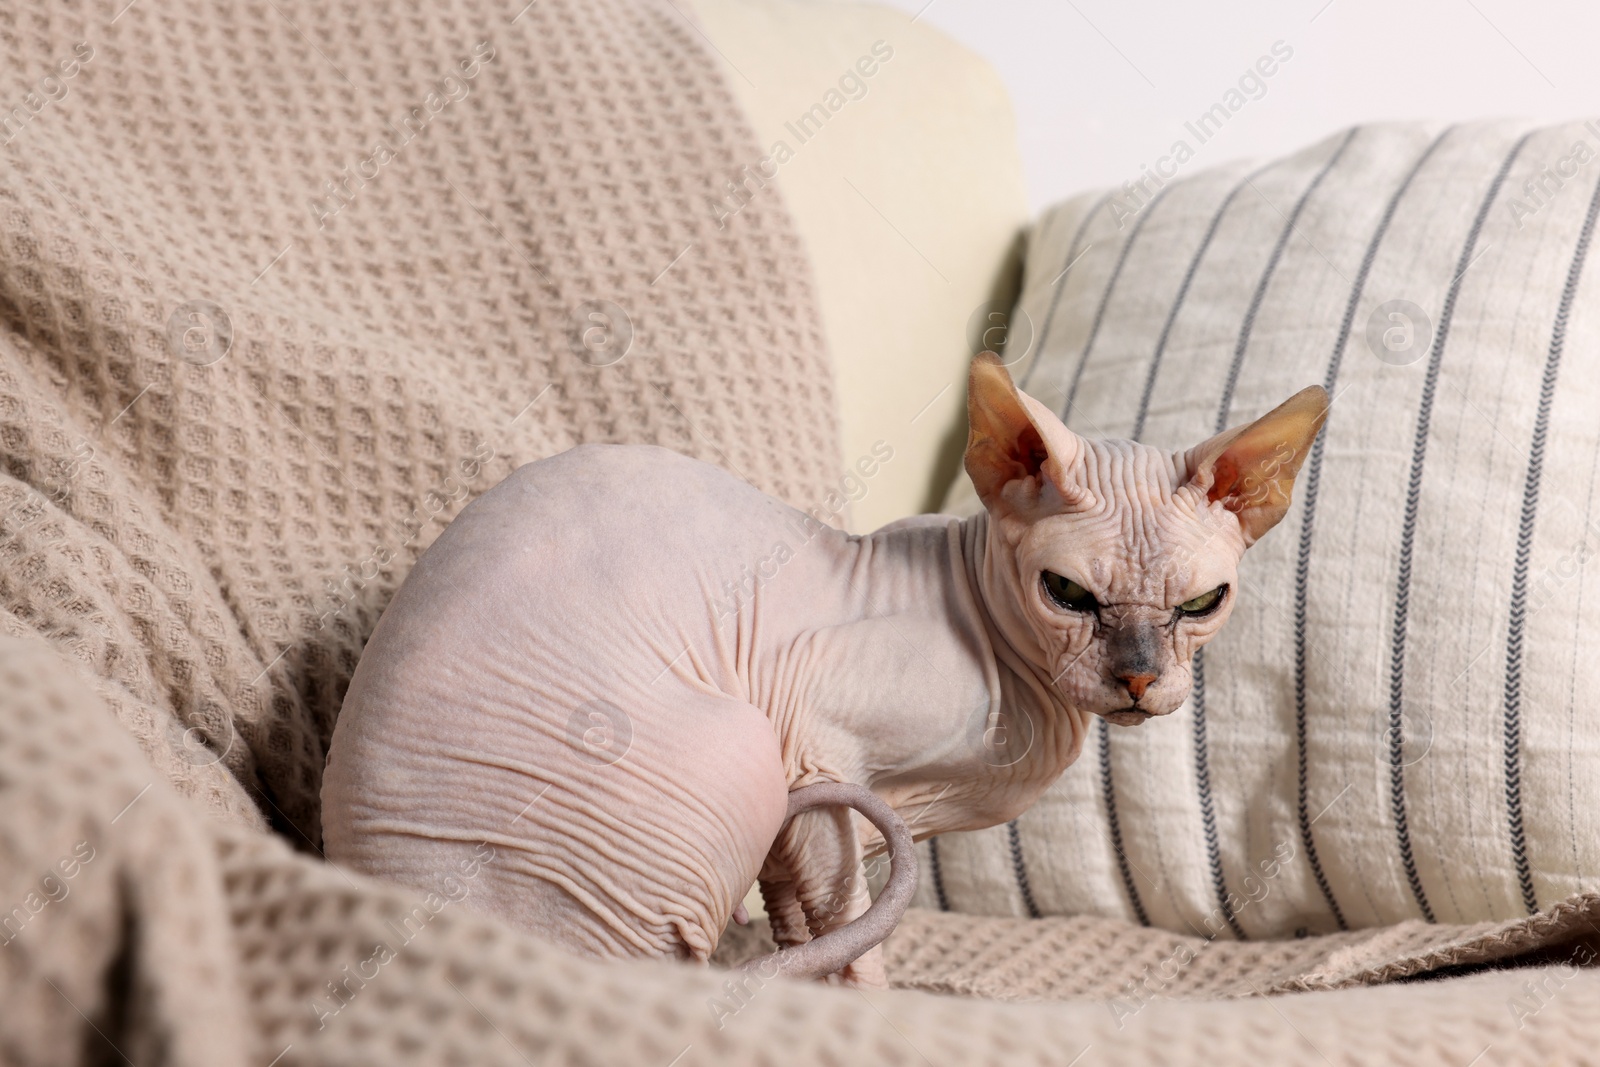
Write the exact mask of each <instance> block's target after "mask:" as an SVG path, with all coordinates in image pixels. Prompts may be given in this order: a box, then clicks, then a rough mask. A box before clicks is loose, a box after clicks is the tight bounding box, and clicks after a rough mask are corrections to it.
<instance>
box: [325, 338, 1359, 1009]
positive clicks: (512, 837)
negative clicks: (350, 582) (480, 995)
mask: <svg viewBox="0 0 1600 1067" xmlns="http://www.w3.org/2000/svg"><path fill="white" fill-rule="evenodd" d="M1327 404H1328V401H1327V395H1326V394H1325V393H1324V392H1323V390H1321V389H1319V388H1315V387H1313V388H1310V389H1306V390H1304V391H1302V392H1300V393H1297V394H1296V395H1295V396H1294V397H1292V398H1291V399H1289V400H1288V401H1287V402H1286V403H1284V404H1283V405H1281V406H1280V407H1278V408H1276V409H1275V410H1273V411H1271V412H1270V413H1268V414H1267V415H1264V416H1262V417H1261V418H1259V419H1257V420H1256V421H1254V422H1252V423H1249V424H1248V425H1245V426H1241V427H1236V428H1234V429H1231V430H1228V431H1226V432H1225V433H1222V434H1220V435H1218V436H1216V437H1213V438H1211V439H1210V440H1207V441H1205V442H1203V443H1201V444H1199V445H1197V446H1195V447H1193V448H1190V449H1188V450H1187V451H1179V452H1171V451H1163V450H1160V449H1157V448H1152V447H1149V446H1147V445H1142V444H1136V443H1132V442H1128V441H1091V440H1086V439H1084V438H1081V437H1079V436H1078V435H1076V434H1074V433H1072V432H1071V431H1069V430H1068V429H1067V428H1066V427H1065V426H1064V425H1063V424H1062V423H1061V422H1060V420H1058V419H1057V418H1056V417H1055V415H1054V414H1052V413H1051V411H1050V410H1049V409H1048V408H1046V407H1045V406H1044V405H1043V404H1040V403H1039V402H1037V401H1035V400H1034V399H1033V398H1031V397H1029V396H1027V395H1025V394H1022V393H1020V392H1019V391H1018V390H1017V389H1016V387H1015V386H1014V385H1013V384H1012V381H1011V378H1010V375H1009V374H1008V373H1007V372H1006V370H1005V368H1004V367H1003V366H1002V365H1001V363H1000V362H999V360H998V359H996V358H995V357H994V356H993V355H991V354H989V353H984V354H982V355H980V356H979V357H978V358H977V359H976V360H974V362H973V364H972V368H971V375H970V380H969V393H968V414H969V421H970V432H969V437H968V443H967V449H966V469H967V472H968V474H969V475H970V476H971V478H972V481H973V483H974V485H975V486H976V488H977V490H978V494H979V496H980V498H981V499H982V501H983V504H984V511H982V512H980V513H979V514H977V515H976V516H974V517H972V518H968V519H957V518H953V517H950V516H946V515H926V516H920V517H917V518H914V519H907V520H902V521H900V522H895V523H891V524H890V525H888V526H886V527H884V528H883V529H881V530H879V531H877V532H876V533H872V534H867V535H865V536H853V535H847V534H845V533H842V532H840V531H838V530H836V529H834V528H832V527H828V526H824V525H823V524H821V523H819V522H817V521H816V520H815V519H814V518H812V517H810V516H808V515H806V514H804V513H802V512H800V511H797V510H796V509H794V508H791V507H789V506H787V505H785V504H783V503H780V502H779V501H777V500H775V499H773V498H771V497H769V496H766V495H764V494H762V493H760V492H759V491H757V490H756V489H754V488H752V487H751V486H749V485H747V484H746V483H744V482H742V481H740V480H739V479H737V478H735V477H734V476H732V475H730V474H728V473H726V472H724V471H723V470H722V469H720V468H718V467H714V466H711V465H710V464H706V463H702V462H699V461H696V460H692V459H688V458H686V457H684V456H681V455H678V454H676V453H673V452H670V451H667V450H665V449H661V448H654V447H642V446H620V445H594V446H583V447H579V448H574V449H572V450H570V451H568V452H564V453H562V454H560V455H557V456H554V457H552V458H549V459H545V460H541V461H539V462H536V463H530V464H527V465H526V466H523V467H521V468H519V469H518V470H516V471H515V472H514V473H512V474H511V475H510V476H509V477H507V478H506V479H505V480H504V481H503V482H501V483H500V484H499V485H497V486H496V487H494V488H493V489H491V490H490V491H488V492H487V493H485V494H484V495H483V496H482V497H480V498H479V499H478V500H476V501H475V502H473V503H472V504H471V505H469V506H468V507H467V508H465V509H464V510H463V511H462V513H461V514H460V516H459V517H458V518H456V519H455V521H454V522H452V523H451V524H450V526H449V527H448V528H447V529H446V530H445V531H444V533H443V534H441V535H440V537H439V539H438V541H437V542H436V543H435V544H434V545H432V546H431V547H430V548H429V549H428V550H427V551H426V552H425V553H423V555H422V557H421V558H420V559H419V560H418V562H417V564H416V566H415V567H414V568H413V570H412V571H411V574H410V575H409V577H408V578H407V579H406V581H405V582H404V584H403V586H402V587H401V588H400V590H399V591H398V592H397V593H396V595H395V597H394V600H393V602H392V603H391V604H390V605H389V607H388V610H387V611H386V612H385V613H384V615H383V617H382V619H381V620H380V621H379V624H378V626H377V628H376V630H375V631H374V633H373V635H372V639H371V640H370V642H369V643H368V644H367V647H366V650H365V652H364V654H363V656H362V658H361V661H360V663H359V665H358V667H357V669H356V672H355V676H354V678H353V679H352V681H351V683H350V689H349V692H348V694H347V695H346V697H345V701H344V707H343V711H342V713H341V715H340V718H339V721H338V725H337V728H336V729H335V731H334V734H333V741H332V745H331V750H330V754H329V760H328V766H327V772H326V776H325V779H324V783H323V790H322V801H323V828H324V834H325V838H326V846H327V855H328V857H329V859H330V860H333V861H335V862H338V863H342V864H348V865H350V866H351V867H354V868H357V869H359V870H362V871H364V872H367V873H370V874H372V875H376V876H379V877H382V878H386V879H390V880H393V881H397V882H401V883H404V884H407V885H411V886H415V887H418V888H422V889H434V888H436V887H437V886H438V885H439V884H440V881H441V879H445V878H447V877H449V876H450V875H451V874H452V872H453V871H455V870H461V871H467V870H468V869H469V865H470V869H471V870H472V872H473V877H472V880H471V883H470V885H469V886H467V887H466V890H465V906H467V907H470V908H474V909H477V910H479V911H482V912H486V913H490V914H493V915H496V916H499V917H500V918H501V919H503V920H504V921H506V922H508V923H509V924H511V925H512V926H514V927H518V928H521V929H523V930H526V931H529V932H532V933H534V934H537V935H539V936H541V937H543V938H545V939H547V940H549V941H553V942H556V943H557V944H559V945H561V946H564V947H566V948H567V949H569V950H571V951H574V952H577V953H581V954H586V955H590V956H600V957H675V958H680V959H693V960H699V961H704V960H706V959H707V958H708V957H709V956H710V955H711V953H712V950H713V949H714V948H715V947H716V944H717V941H718V939H719V937H720V936H721V934H722V931H723V930H724V928H725V927H726V925H727V923H728V921H729V919H730V917H734V916H735V915H736V913H738V912H742V906H741V900H742V899H743V897H744V896H745V893H746V891H747V890H748V889H749V887H750V886H751V884H752V882H755V881H759V884H760V887H761V893H762V897H763V899H764V901H765V903H766V909H767V914H768V916H769V917H770V920H771V924H772V932H773V937H774V939H775V941H776V942H777V944H778V946H779V947H780V951H779V952H778V953H777V954H776V956H774V957H770V959H772V960H776V961H778V964H779V965H778V966H777V967H775V968H774V970H775V971H776V973H782V974H785V975H793V976H798V977H821V976H824V975H830V974H836V975H837V976H838V977H837V978H835V979H833V980H834V981H840V980H842V981H845V982H847V983H852V984H859V985H866V986H881V985H883V984H884V968H883V960H882V949H881V947H880V946H879V942H881V941H882V940H883V938H884V937H886V936H887V935H888V933H889V932H890V931H891V930H892V929H893V927H894V925H895V924H896V923H897V922H898V921H899V918H900V913H901V912H902V911H903V909H904V907H905V903H906V900H907V899H908V898H909V896H910V894H911V892H912V884H913V883H914V880H915V872H914V867H913V866H912V864H913V863H914V860H913V854H912V846H911V843H910V842H911V838H912V837H913V836H914V837H915V838H916V839H918V840H921V839H923V838H927V837H930V836H932V835H934V834H940V833H947V832H950V831H955V830H975V829H980V828H982V827H987V826H993V825H995V824H997V823H1001V822H1004V821H1006V820H1009V819H1012V818H1015V817H1016V816H1017V815H1018V814H1019V813H1021V812H1022V811H1023V810H1024V809H1026V808H1027V807H1028V806H1029V805H1030V804H1032V803H1033V801H1034V800H1035V799H1036V798H1037V797H1038V796H1039V794H1040V793H1041V792H1042V791H1043V790H1044V789H1045V787H1046V786H1048V785H1049V784H1050V783H1051V782H1052V781H1054V780H1055V779H1056V778H1057V777H1058V776H1059V775H1060V774H1061V773H1062V771H1063V770H1065V769H1066V767H1067V766H1068V765H1069V764H1071V763H1072V762H1073V760H1074V759H1076V758H1077V756H1078V753H1079V751H1080V750H1081V749H1082V747H1083V743H1084V738H1085V736H1086V734H1087V731H1088V729H1089V725H1090V722H1091V720H1092V719H1093V718H1094V717H1095V716H1101V717H1103V718H1105V719H1108V720H1110V721H1111V722H1112V723H1114V724H1117V725H1119V726H1137V725H1139V724H1141V723H1143V722H1145V721H1146V720H1148V719H1150V718H1152V717H1155V716H1160V715H1166V714H1169V713H1170V712H1172V711H1173V710H1175V709H1176V708H1178V707H1179V706H1180V705H1181V704H1182V702H1183V701H1184V699H1185V697H1186V696H1187V694H1188V691H1189V684H1190V657H1191V656H1192V655H1193V654H1194V651H1195V649H1197V648H1199V647H1200V646H1201V645H1203V644H1205V643H1206V642H1207V641H1208V640H1210V639H1211V638H1212V637H1213V636H1215V635H1216V633H1217V631H1218V630H1219V629H1220V628H1221V627H1222V625H1223V623H1224V622H1226V621H1227V619H1228V616H1229V614H1230V613H1231V612H1232V610H1233V606H1234V602H1235V600H1236V599H1237V595H1238V594H1237V571H1236V568H1237V566H1238V564H1239V561H1240V558H1241V557H1242V556H1243V554H1244V551H1245V549H1246V548H1248V547H1249V546H1250V545H1251V544H1252V543H1253V542H1255V541H1256V539H1257V538H1259V537H1261V536H1262V535H1263V534H1264V533H1266V532H1267V530H1268V529H1270V528H1271V527H1272V526H1273V525H1274V524H1276V523H1277V522H1278V520H1279V519H1280V518H1282V517H1283V515H1284V513H1285V512H1286V511H1287V509H1288V505H1289V498H1290V491H1291V489H1292V487H1293V483H1294V478H1295V474H1296V472H1297V471H1298V470H1299V467H1300V463H1301V461H1302V459H1303V458H1304V457H1305V455H1306V453H1307V451H1308V450H1309V448H1310V446H1311V442H1312V439H1313V438H1314V437H1315V436H1316V434H1317V432H1318V431H1319V429H1320V428H1321V426H1322V423H1323V420H1324V418H1325V417H1326V412H1327ZM830 783H831V784H830ZM818 784H824V785H826V788H822V789H808V788H807V787H812V786H814V785H818ZM832 805H849V807H844V806H832ZM850 807H854V808H856V809H857V810H858V811H861V812H862V813H863V814H865V815H866V816H867V818H866V819H865V820H863V819H861V818H859V817H858V816H857V815H856V814H855V813H854V812H852V811H851V810H850ZM902 820H903V822H904V824H906V825H909V827H910V831H909V832H907V831H906V830H905V829H904V828H903V827H902V825H901V824H902ZM485 844H487V846H488V849H489V852H488V853H487V854H488V855H490V856H491V857H492V860H491V861H489V862H481V863H477V864H472V863H471V862H470V861H471V858H472V857H473V856H477V857H479V859H480V860H481V859H482V857H483V856H484V855H485V854H486V853H485V852H484V851H483V849H484V846H485ZM886 849H887V850H889V851H891V853H892V862H891V868H892V870H891V876H890V880H889V881H890V884H889V886H888V887H887V888H886V889H885V891H884V892H883V894H882V895H881V896H880V899H879V901H878V902H877V903H876V904H873V905H872V909H873V912H872V914H871V915H867V916H866V918H863V915H864V914H865V913H866V912H867V911H868V904H869V901H868V899H867V895H866V893H865V890H864V888H863V883H864V875H863V861H864V858H865V857H868V856H871V855H875V854H879V853H881V852H883V851H884V850H886ZM884 898H890V899H888V900H887V901H886V900H885V899H884ZM452 899H455V897H452ZM858 920H859V921H858Z"/></svg>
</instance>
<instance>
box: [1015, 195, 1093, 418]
mask: <svg viewBox="0 0 1600 1067" xmlns="http://www.w3.org/2000/svg"><path fill="white" fill-rule="evenodd" d="M1110 200H1111V190H1107V191H1106V192H1104V193H1102V194H1101V196H1100V199H1099V200H1096V201H1095V202H1094V206H1092V207H1091V208H1089V210H1088V211H1085V212H1084V213H1083V218H1081V219H1079V220H1078V228H1077V229H1076V230H1074V231H1073V233H1072V240H1071V241H1069V242H1067V254H1066V258H1065V259H1063V260H1062V261H1061V270H1060V272H1059V273H1057V274H1056V276H1055V292H1054V293H1052V294H1051V296H1050V309H1049V310H1048V311H1046V312H1045V315H1044V322H1043V323H1042V324H1041V325H1040V327H1039V339H1038V340H1037V341H1035V342H1034V345H1033V352H1034V355H1033V359H1031V360H1029V361H1028V369H1027V370H1026V371H1024V372H1023V373H1022V382H1021V384H1020V385H1019V386H1018V388H1019V389H1021V390H1023V391H1024V392H1026V391H1027V389H1028V382H1029V381H1031V380H1032V379H1033V371H1034V368H1035V367H1037V366H1038V365H1039V361H1040V360H1041V359H1043V358H1044V354H1045V351H1046V349H1045V344H1046V342H1048V341H1049V340H1050V327H1051V326H1052V325H1054V324H1055V321H1056V309H1057V308H1059V307H1060V306H1061V294H1062V293H1064V292H1066V291H1067V275H1068V274H1069V273H1070V272H1071V271H1072V267H1073V265H1074V264H1075V263H1077V262H1078V257H1079V256H1080V255H1083V254H1085V253H1087V252H1088V251H1089V249H1088V248H1085V249H1083V252H1079V251H1078V249H1079V248H1080V247H1081V246H1082V244H1083V238H1084V236H1085V235H1086V234H1087V233H1088V231H1089V223H1090V222H1091V221H1092V220H1093V219H1094V217H1095V216H1096V215H1098V214H1100V209H1101V208H1103V207H1105V206H1106V204H1107V203H1109V202H1110ZM1090 247H1093V246H1092V245H1091V246H1090ZM1019 304H1020V301H1019Z"/></svg>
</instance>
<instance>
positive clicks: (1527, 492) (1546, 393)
mask: <svg viewBox="0 0 1600 1067" xmlns="http://www.w3.org/2000/svg"><path fill="white" fill-rule="evenodd" d="M1597 208H1600V185H1596V186H1595V189H1594V192H1593V193H1591V194H1590V196H1589V211H1588V214H1586V215H1585V216H1584V219H1583V229H1582V231H1581V232H1580V233H1579V234H1578V244H1577V248H1576V249H1575V250H1574V252H1573V254H1572V265H1571V266H1570V267H1569V268H1568V269H1567V281H1566V285H1565V286H1563V287H1562V290H1561V303H1560V306H1559V308H1558V309H1557V311H1556V321H1555V326H1554V327H1553V328H1552V330H1551V333H1550V351H1549V354H1548V355H1547V356H1546V358H1545V364H1544V376H1543V377H1542V379H1541V380H1540V382H1539V410H1538V414H1537V415H1535V417H1534V423H1533V441H1532V444H1531V445H1530V446H1529V450H1528V473H1527V477H1526V478H1525V479H1524V481H1523V488H1522V518H1521V522H1520V523H1519V525H1518V527H1517V556H1516V563H1515V565H1514V566H1513V567H1512V571H1511V617H1510V624H1509V626H1508V627H1507V635H1506V683H1505V750H1506V816H1507V821H1508V822H1509V824H1510V827H1509V828H1510V835H1511V858H1512V860H1513V862H1515V863H1516V865H1517V883H1518V885H1519V886H1520V887H1521V889H1522V902H1523V904H1524V905H1526V906H1527V909H1528V914H1529V915H1532V914H1533V913H1535V912H1537V911H1538V910H1539V900H1538V898H1537V896H1535V894H1534V891H1533V870H1532V868H1531V867H1530V865H1529V863H1528V841H1527V835H1526V833H1525V831H1524V829H1523V822H1522V647H1523V646H1522V638H1523V626H1524V625H1525V623H1526V622H1527V615H1528V560H1529V557H1530V556H1531V555H1532V553H1533V532H1534V524H1535V522H1536V520H1537V518H1538V512H1539V483H1540V480H1541V476H1542V473H1543V468H1544V450H1545V440H1546V438H1547V435H1548V434H1549V430H1550V405H1551V402H1552V401H1553V400H1554V399H1555V391H1556V379H1557V377H1558V376H1559V375H1560V373H1561V354H1562V350H1563V348H1564V347H1565V345H1566V339H1567V319H1568V317H1569V316H1570V314H1571V312H1572V301H1573V298H1574V297H1575V296H1576V295H1577V291H1578V279H1579V278H1580V277H1581V276H1582V274H1583V265H1584V261H1585V260H1586V259H1587V258H1588V253H1589V241H1590V239H1591V238H1592V237H1593V235H1594V220H1595V210H1596V209H1597Z"/></svg>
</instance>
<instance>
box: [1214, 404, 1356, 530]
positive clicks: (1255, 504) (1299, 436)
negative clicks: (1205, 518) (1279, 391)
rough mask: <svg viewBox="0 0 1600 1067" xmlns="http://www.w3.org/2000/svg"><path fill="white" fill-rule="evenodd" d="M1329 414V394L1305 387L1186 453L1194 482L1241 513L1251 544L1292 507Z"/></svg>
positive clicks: (1241, 526)
mask: <svg viewBox="0 0 1600 1067" xmlns="http://www.w3.org/2000/svg"><path fill="white" fill-rule="evenodd" d="M1327 418H1328V394H1327V392H1326V391H1325V390H1323V388H1322V387H1321V386H1317V385H1313V386H1312V387H1310V388H1309V389H1302V390H1300V392H1298V393H1296V394H1295V395H1294V396H1292V397H1290V398H1289V399H1288V400H1286V401H1284V402H1283V403H1282V404H1279V405H1278V406H1277V407H1275V408H1273V409H1272V410H1271V411H1269V412H1267V413H1266V414H1265V415H1263V416H1261V417H1260V418H1259V419H1257V420H1256V421H1255V422H1252V423H1249V424H1247V425H1245V426H1235V427H1234V428H1233V429H1231V430H1224V431H1223V432H1222V433H1220V434H1218V435H1217V436H1215V437H1213V438H1211V439H1210V440H1208V441H1205V442H1202V443H1201V444H1198V445H1196V446H1195V447H1193V448H1191V449H1189V451H1188V452H1186V453H1184V461H1185V463H1186V464H1187V467H1188V473H1189V484H1190V485H1191V486H1193V487H1194V488H1195V489H1197V490H1201V491H1203V492H1204V493H1205V494H1206V499H1207V500H1209V501H1212V502H1217V501H1221V503H1222V506H1223V507H1225V508H1227V509H1228V510H1229V511H1231V512H1233V513H1234V514H1235V515H1237V516H1238V517H1239V526H1240V529H1242V530H1243V532H1244V543H1245V545H1246V546H1247V547H1248V546H1249V545H1253V544H1255V543H1256V541H1258V540H1260V538H1261V535H1262V534H1265V533H1266V532H1267V531H1268V530H1270V529H1272V528H1273V527H1274V526H1276V525H1277V524H1278V520H1279V519H1281V518H1283V516H1284V515H1285V514H1287V512H1288V511H1289V496H1290V493H1291V492H1292V491H1293V490H1294V479H1295V475H1296V474H1298V473H1299V472H1300V464H1301V463H1303V462H1305V458H1306V456H1307V455H1309V454H1310V452H1311V442H1312V441H1314V440H1316V437H1317V432H1318V431H1319V430H1321V429H1322V424H1323V423H1324V422H1325V421H1326V420H1327Z"/></svg>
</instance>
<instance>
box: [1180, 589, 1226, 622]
mask: <svg viewBox="0 0 1600 1067" xmlns="http://www.w3.org/2000/svg"><path fill="white" fill-rule="evenodd" d="M1227 595H1228V586H1227V585H1226V583H1224V584H1223V585H1219V586H1217V587H1216V588H1215V589H1213V590H1211V591H1210V592H1206V593H1201V594H1200V595H1199V596H1197V597H1191V598H1190V599H1188V600H1185V601H1184V602H1183V603H1182V604H1179V605H1178V614H1179V615H1188V616H1191V617H1193V616H1199V615H1210V614H1211V613H1212V612H1213V611H1216V610H1217V607H1218V605H1220V604H1221V603H1222V598H1223V597H1225V596H1227Z"/></svg>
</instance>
